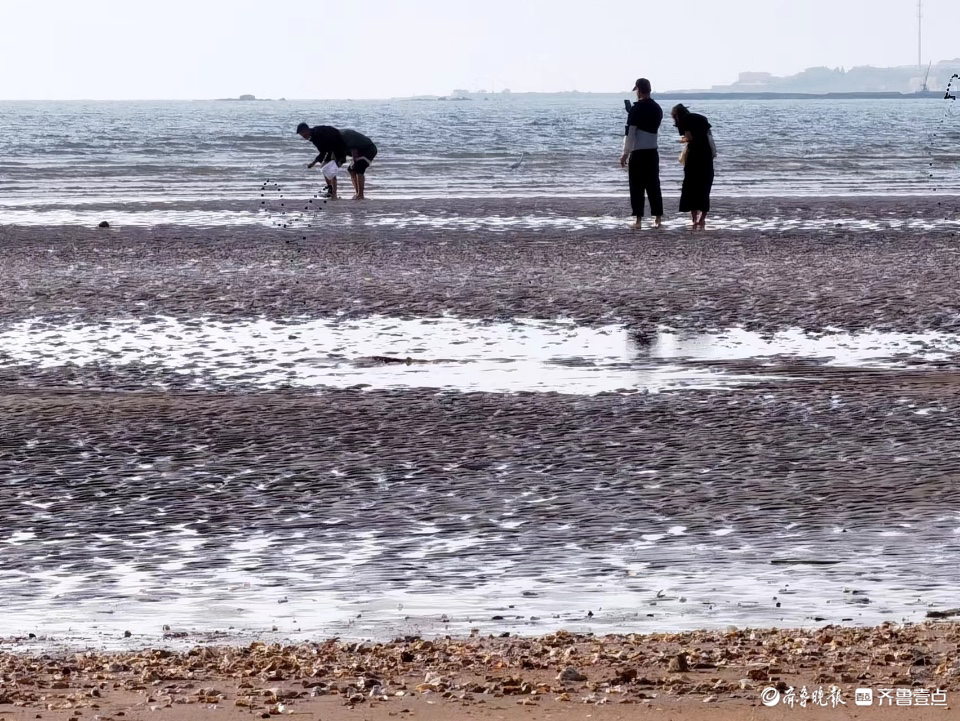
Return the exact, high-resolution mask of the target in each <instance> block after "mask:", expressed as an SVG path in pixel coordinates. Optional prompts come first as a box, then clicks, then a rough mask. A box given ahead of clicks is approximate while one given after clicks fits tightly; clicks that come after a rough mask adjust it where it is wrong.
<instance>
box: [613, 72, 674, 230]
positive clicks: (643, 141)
mask: <svg viewBox="0 0 960 721" xmlns="http://www.w3.org/2000/svg"><path fill="white" fill-rule="evenodd" d="M633 89H634V90H635V91H636V93H637V102H635V103H634V104H633V106H632V107H630V108H629V111H628V115H627V125H626V128H624V133H623V154H622V155H621V156H620V166H621V167H627V166H628V164H629V167H628V177H629V182H630V205H631V206H632V211H633V215H634V216H636V221H635V222H634V224H633V226H632V227H633V228H635V229H638V230H639V228H640V227H641V225H642V223H643V209H644V202H645V199H646V198H649V199H650V214H651V215H653V218H654V220H653V227H654V228H659V227H660V223H661V222H662V220H663V193H662V192H661V190H660V150H659V145H658V138H659V136H658V133H659V131H660V124H661V123H662V122H663V108H661V107H660V105H659V104H658V103H657V101H655V100H654V99H653V98H651V97H650V93H651V90H652V88H651V85H650V81H649V80H647V79H646V78H640V79H639V80H637V82H636V83H634V86H633ZM628 102H629V101H625V103H628Z"/></svg>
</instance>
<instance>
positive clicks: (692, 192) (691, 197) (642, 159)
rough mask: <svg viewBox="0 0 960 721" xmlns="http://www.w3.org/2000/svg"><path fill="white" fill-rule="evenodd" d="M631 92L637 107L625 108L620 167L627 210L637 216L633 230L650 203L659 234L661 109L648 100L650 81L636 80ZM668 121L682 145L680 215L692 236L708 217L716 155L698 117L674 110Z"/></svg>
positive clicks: (706, 125)
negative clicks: (623, 172) (624, 172)
mask: <svg viewBox="0 0 960 721" xmlns="http://www.w3.org/2000/svg"><path fill="white" fill-rule="evenodd" d="M633 89H634V91H636V93H637V102H635V103H634V104H633V105H632V106H631V107H630V111H629V114H628V116H627V125H626V127H625V129H624V133H623V154H622V155H621V156H620V165H621V166H623V167H626V168H627V170H628V176H629V179H630V204H631V206H632V211H633V215H634V216H636V221H635V222H634V224H633V227H634V228H637V229H639V228H640V227H641V225H642V223H643V211H644V201H645V198H649V200H650V214H651V215H653V226H654V227H655V228H659V227H660V223H661V222H662V220H663V194H662V193H661V191H660V151H659V145H658V133H659V131H660V124H661V123H662V122H663V109H662V108H661V107H660V105H659V104H658V103H657V102H656V101H655V100H654V99H653V98H651V97H650V93H651V86H650V81H649V80H647V79H646V78H640V79H639V80H637V82H636V83H635V84H634V86H633ZM670 115H671V117H672V118H673V124H674V125H675V126H676V128H677V131H678V132H679V133H680V140H681V142H682V143H683V144H684V148H683V152H682V153H681V154H680V162H681V163H683V188H682V189H681V191H680V212H681V213H690V218H691V220H692V221H693V230H704V229H705V228H706V224H707V213H709V212H710V191H711V190H712V188H713V174H714V171H713V160H714V158H715V157H716V154H717V151H716V146H715V145H714V142H713V133H712V132H711V130H710V122H709V121H708V120H707V119H706V118H705V117H704V116H703V115H699V114H698V113H691V112H690V110H689V109H687V108H686V107H685V106H684V105H675V106H674V107H673V109H672V110H671V111H670Z"/></svg>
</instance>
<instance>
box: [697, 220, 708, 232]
mask: <svg viewBox="0 0 960 721" xmlns="http://www.w3.org/2000/svg"><path fill="white" fill-rule="evenodd" d="M697 227H698V228H700V230H706V229H707V222H706V221H705V220H701V221H700V222H699V223H697Z"/></svg>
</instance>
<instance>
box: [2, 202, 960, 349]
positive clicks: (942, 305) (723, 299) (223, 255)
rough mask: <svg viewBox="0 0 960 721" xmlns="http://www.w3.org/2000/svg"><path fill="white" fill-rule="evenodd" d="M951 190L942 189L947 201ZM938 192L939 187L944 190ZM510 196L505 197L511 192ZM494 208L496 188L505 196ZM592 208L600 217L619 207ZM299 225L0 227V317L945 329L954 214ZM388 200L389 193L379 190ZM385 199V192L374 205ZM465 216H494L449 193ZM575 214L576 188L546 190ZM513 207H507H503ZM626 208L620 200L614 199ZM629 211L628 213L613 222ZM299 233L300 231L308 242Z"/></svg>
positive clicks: (912, 211) (881, 211) (871, 209)
mask: <svg viewBox="0 0 960 721" xmlns="http://www.w3.org/2000/svg"><path fill="white" fill-rule="evenodd" d="M954 200H955V199H954ZM945 201H946V202H947V203H949V202H950V201H949V200H947V199H945ZM519 202H520V201H515V202H514V205H516V204H517V203H519ZM940 202H944V201H926V202H925V201H922V200H917V199H907V200H896V199H893V200H877V199H874V200H870V199H859V200H856V201H824V202H823V203H821V204H819V205H816V204H810V203H803V202H801V201H796V200H791V201H783V202H781V201H775V200H767V201H750V202H746V203H741V202H740V201H727V202H726V203H723V202H722V201H718V208H717V212H716V214H717V216H718V218H722V217H723V216H724V215H727V216H730V215H736V216H737V217H743V218H749V217H754V214H755V215H756V217H760V218H771V217H774V216H775V215H776V216H777V217H782V218H785V219H787V220H791V219H792V220H796V221H798V222H799V221H802V220H803V219H805V218H809V217H811V216H823V217H826V218H830V217H839V216H840V215H841V214H848V213H853V214H854V217H856V218H866V219H873V220H882V219H885V218H894V219H897V220H908V219H912V218H918V217H919V218H928V219H931V220H933V219H936V218H943V217H947V216H949V217H955V216H954V214H952V213H950V212H949V211H944V209H943V207H942V206H941V205H939V203H940ZM501 203H503V204H507V201H501ZM607 203H608V204H607V207H602V208H601V209H597V208H594V211H593V212H594V213H597V214H606V213H609V212H611V211H612V210H614V209H616V208H617V207H618V206H622V203H621V204H615V203H610V202H609V201H608V202H607ZM344 204H348V205H349V207H348V208H339V207H338V209H337V211H336V212H335V213H333V214H332V215H330V216H329V218H327V222H325V223H324V224H323V226H322V227H321V228H317V229H313V230H312V231H311V232H309V233H303V232H300V231H293V230H288V231H283V230H270V229H264V228H262V227H236V228H214V229H208V230H204V229H191V228H185V227H176V226H166V227H154V228H123V227H118V228H111V229H110V230H105V231H101V230H97V229H76V228H69V227H61V228H19V229H17V228H5V229H4V231H3V245H4V250H3V265H2V268H3V272H4V274H5V275H6V277H8V278H9V279H10V281H9V282H8V283H6V284H5V286H4V288H3V292H2V295H0V317H2V318H6V319H11V318H24V317H30V316H34V315H50V314H61V315H80V316H82V317H84V318H87V319H91V318H105V317H114V316H116V315H118V314H120V315H136V316H140V317H143V316H149V315H153V314H156V315H167V316H173V317H186V316H196V315H208V314H212V315H217V316H221V317H227V318H236V317H251V316H260V315H265V316H267V317H278V316H292V315H299V314H308V315H310V316H312V317H329V316H332V315H334V314H336V313H338V312H346V313H348V314H351V315H356V316H362V315H369V314H386V315H396V316H399V317H412V316H424V315H431V316H435V315H439V314H441V313H443V312H448V313H453V314H456V315H458V316H462V317H469V318H514V317H533V318H542V319H553V318H556V317H568V318H571V319H574V320H576V321H579V322H583V323H588V324H598V323H603V322H607V321H609V319H610V318H613V317H619V318H622V319H624V320H627V321H631V322H636V323H638V324H657V323H666V324H668V325H674V326H677V327H680V328H683V329H697V330H709V329H718V328H726V327H728V326H731V325H736V324H743V325H744V326H745V327H747V328H749V329H756V330H764V331H774V330H780V329H786V328H790V327H798V328H802V329H806V330H822V329H823V328H826V327H830V326H838V327H842V328H844V329H846V330H848V331H849V330H856V329H863V328H869V327H876V328H879V329H896V330H903V331H908V330H912V331H918V332H922V331H927V330H956V329H957V327H958V326H960V320H958V319H960V308H958V306H960V301H958V300H957V297H956V294H955V293H954V292H953V290H954V285H955V278H956V274H955V272H954V270H953V269H954V268H955V266H956V262H957V255H958V253H960V250H958V248H957V243H956V240H957V237H958V236H957V233H958V232H960V231H958V229H957V227H954V226H948V227H942V228H939V229H933V230H923V229H914V230H909V229H901V230H887V231H885V232H879V233H878V232H870V231H857V230H856V229H855V228H854V229H849V228H844V227H839V228H838V227H834V228H832V229H831V230H828V231H827V230H817V231H802V230H792V229H791V228H790V226H789V225H788V224H787V225H784V224H783V223H781V224H780V226H779V229H774V230H771V231H769V232H764V231H756V230H753V231H749V230H748V231H744V232H733V231H715V232H712V233H707V234H705V235H703V236H695V235H691V234H689V233H688V232H686V231H684V230H671V231H669V232H664V233H654V232H653V231H648V232H641V233H631V232H630V231H629V230H627V229H626V228H625V227H624V228H623V229H622V230H617V229H610V228H590V227H587V228H584V229H582V230H576V231H558V230H557V229H553V228H549V227H546V228H537V227H528V228H524V227H521V228H519V229H517V230H510V229H509V228H508V229H506V230H503V231H491V230H484V229H478V230H470V229H456V228H452V229H451V228H437V229H432V228H431V227H430V226H429V225H425V226H409V227H402V228H396V227H391V226H367V225H360V226H358V225H356V224H354V223H353V222H351V221H352V220H355V218H356V217H357V214H358V213H374V212H376V211H375V210H374V208H375V207H376V206H374V205H373V201H371V204H370V205H368V206H364V209H363V210H360V211H354V210H353V208H354V207H356V204H352V203H349V201H344V202H343V203H342V204H341V206H342V205H344ZM392 204H393V205H396V201H392ZM385 205H387V203H386V201H383V205H381V206H380V207H383V206H385ZM444 207H445V208H446V211H445V212H447V213H453V214H455V215H458V216H460V217H468V218H469V217H477V216H478V214H488V213H491V212H493V213H495V212H502V209H501V205H499V204H495V203H493V202H492V201H475V202H474V201H456V202H454V201H450V202H448V203H447V204H446V205H445V206H444ZM536 207H537V208H541V209H542V208H543V207H548V208H549V209H550V210H551V212H553V213H556V214H559V215H563V216H564V217H574V216H575V215H576V214H577V213H578V212H587V211H586V208H588V207H591V206H590V203H589V201H579V202H577V203H571V201H557V202H555V203H551V204H550V205H549V206H542V204H540V205H537V206H536ZM510 212H511V213H513V212H519V211H516V210H515V209H514V210H511V211H510ZM620 215H621V216H622V215H623V211H621V212H620ZM625 222H626V221H625ZM304 235H306V240H303V237H304Z"/></svg>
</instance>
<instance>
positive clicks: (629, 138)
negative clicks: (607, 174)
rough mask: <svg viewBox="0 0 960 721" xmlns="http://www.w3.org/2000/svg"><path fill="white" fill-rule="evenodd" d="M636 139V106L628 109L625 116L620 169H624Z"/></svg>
mask: <svg viewBox="0 0 960 721" xmlns="http://www.w3.org/2000/svg"><path fill="white" fill-rule="evenodd" d="M636 137H637V106H636V105H634V106H633V107H632V108H630V113H629V114H628V115H627V124H626V125H625V126H624V128H623V152H622V154H621V155H620V167H621V168H623V167H626V165H627V160H629V159H630V153H632V152H633V149H634V148H635V147H636Z"/></svg>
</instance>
